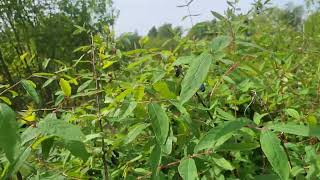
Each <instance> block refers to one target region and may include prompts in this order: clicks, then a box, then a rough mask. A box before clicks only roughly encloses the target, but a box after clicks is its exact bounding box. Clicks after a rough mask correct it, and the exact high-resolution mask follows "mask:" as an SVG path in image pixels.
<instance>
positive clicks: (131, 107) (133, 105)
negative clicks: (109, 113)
mask: <svg viewBox="0 0 320 180" xmlns="http://www.w3.org/2000/svg"><path fill="white" fill-rule="evenodd" d="M137 105H138V103H137V102H135V101H131V102H130V103H129V105H128V107H127V109H126V111H125V112H124V113H123V114H122V116H121V117H120V118H119V119H118V120H117V121H122V120H124V119H125V118H127V117H128V116H129V115H130V114H132V112H133V110H134V109H135V108H136V107H137Z"/></svg>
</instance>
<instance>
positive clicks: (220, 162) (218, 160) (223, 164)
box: [212, 155, 234, 171]
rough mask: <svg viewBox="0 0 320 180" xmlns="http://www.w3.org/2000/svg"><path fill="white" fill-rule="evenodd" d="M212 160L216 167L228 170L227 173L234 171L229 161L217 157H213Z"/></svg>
mask: <svg viewBox="0 0 320 180" xmlns="http://www.w3.org/2000/svg"><path fill="white" fill-rule="evenodd" d="M212 159H213V161H214V162H215V163H216V164H217V165H218V166H220V167H222V168H223V169H225V170H229V171H232V170H234V167H233V166H232V164H231V163H230V162H229V161H227V160H226V159H225V158H223V157H221V156H218V155H214V156H213V157H212Z"/></svg>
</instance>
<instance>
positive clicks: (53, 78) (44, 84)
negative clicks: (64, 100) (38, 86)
mask: <svg viewBox="0 0 320 180" xmlns="http://www.w3.org/2000/svg"><path fill="white" fill-rule="evenodd" d="M56 79H57V77H56V76H53V77H51V78H50V79H48V80H46V82H44V83H43V85H42V88H45V87H47V86H48V85H49V84H51V83H52V82H53V81H54V80H56Z"/></svg>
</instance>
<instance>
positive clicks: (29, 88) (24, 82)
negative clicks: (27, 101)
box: [21, 79, 40, 104]
mask: <svg viewBox="0 0 320 180" xmlns="http://www.w3.org/2000/svg"><path fill="white" fill-rule="evenodd" d="M31 82H32V81H30V80H25V79H23V80H21V84H22V86H23V88H24V89H25V90H26V91H27V93H28V94H29V95H30V96H31V97H32V99H33V100H34V101H35V102H36V103H37V104H40V97H39V95H38V93H37V91H36V90H35V88H34V83H33V82H32V83H31Z"/></svg>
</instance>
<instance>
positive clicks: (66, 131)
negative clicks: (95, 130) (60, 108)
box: [38, 114, 89, 161]
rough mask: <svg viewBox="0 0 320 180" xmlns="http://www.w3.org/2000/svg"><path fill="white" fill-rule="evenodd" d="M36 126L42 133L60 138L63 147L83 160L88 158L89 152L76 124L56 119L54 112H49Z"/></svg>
mask: <svg viewBox="0 0 320 180" xmlns="http://www.w3.org/2000/svg"><path fill="white" fill-rule="evenodd" d="M38 128H39V130H40V132H41V133H42V134H45V135H50V136H56V137H59V138H61V139H62V140H63V144H64V145H65V148H66V149H68V150H69V151H70V152H71V154H72V155H74V156H76V157H79V158H81V159H83V160H84V161H86V160H87V159H88V157H89V154H88V152H87V150H86V149H85V146H84V144H83V142H82V140H83V139H85V136H84V134H83V133H82V132H81V130H80V128H79V127H78V126H75V125H73V124H69V123H67V122H65V121H63V120H60V119H57V117H56V116H55V114H49V115H47V116H46V117H45V118H44V119H43V120H41V122H40V123H39V125H38Z"/></svg>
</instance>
